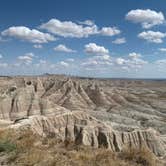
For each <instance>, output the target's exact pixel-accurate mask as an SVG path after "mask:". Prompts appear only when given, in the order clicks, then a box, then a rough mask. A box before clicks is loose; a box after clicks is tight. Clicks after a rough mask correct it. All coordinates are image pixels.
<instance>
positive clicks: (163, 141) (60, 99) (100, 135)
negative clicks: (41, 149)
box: [0, 76, 166, 156]
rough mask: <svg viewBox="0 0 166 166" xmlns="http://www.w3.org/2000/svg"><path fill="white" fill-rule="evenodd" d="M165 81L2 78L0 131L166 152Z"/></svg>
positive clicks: (111, 147)
mask: <svg viewBox="0 0 166 166" xmlns="http://www.w3.org/2000/svg"><path fill="white" fill-rule="evenodd" d="M165 94H166V81H154V80H151V81H150V80H147V81H143V80H109V79H103V80H102V79H88V78H84V79H83V78H74V77H70V78H68V77H65V76H40V77H0V128H1V127H5V126H11V124H12V127H13V128H17V127H18V128H20V127H26V126H30V127H31V128H32V129H33V131H35V132H37V133H38V134H40V135H43V136H47V135H53V136H55V137H59V138H60V139H62V140H65V139H71V140H72V141H74V142H76V143H83V144H85V145H91V146H94V147H100V146H106V147H108V148H110V149H112V150H113V151H120V150H121V149H122V148H123V147H124V146H126V145H130V146H137V147H140V146H142V145H143V144H144V145H146V146H147V147H148V148H149V149H151V151H153V152H154V153H155V154H156V155H162V156H163V155H164V154H165V151H166V149H165V145H166V127H165V124H166V95H165Z"/></svg>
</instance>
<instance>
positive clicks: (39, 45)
mask: <svg viewBox="0 0 166 166" xmlns="http://www.w3.org/2000/svg"><path fill="white" fill-rule="evenodd" d="M33 47H34V48H43V46H42V45H41V44H34V45H33Z"/></svg>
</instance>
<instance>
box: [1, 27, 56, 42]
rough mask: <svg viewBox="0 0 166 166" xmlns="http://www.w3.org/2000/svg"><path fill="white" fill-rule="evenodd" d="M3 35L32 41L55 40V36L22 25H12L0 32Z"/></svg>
mask: <svg viewBox="0 0 166 166" xmlns="http://www.w3.org/2000/svg"><path fill="white" fill-rule="evenodd" d="M1 34H2V35H3V36H9V37H14V38H17V39H21V40H24V41H28V42H32V43H47V42H49V41H55V40H56V39H55V37H54V36H52V35H50V34H48V33H43V32H40V31H38V30H36V29H32V30H31V29H29V28H28V27H24V26H13V27H10V28H8V29H6V30H4V31H3V32H2V33H1Z"/></svg>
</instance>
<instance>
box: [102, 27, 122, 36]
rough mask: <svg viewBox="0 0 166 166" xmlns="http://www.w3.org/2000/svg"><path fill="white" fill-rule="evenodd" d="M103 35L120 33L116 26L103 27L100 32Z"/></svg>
mask: <svg viewBox="0 0 166 166" xmlns="http://www.w3.org/2000/svg"><path fill="white" fill-rule="evenodd" d="M99 33H100V34H101V35H103V36H114V35H118V34H120V33H121V31H120V30H119V29H118V28H116V27H103V28H102V29H101V30H100V32H99Z"/></svg>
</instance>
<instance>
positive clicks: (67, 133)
mask: <svg viewBox="0 0 166 166" xmlns="http://www.w3.org/2000/svg"><path fill="white" fill-rule="evenodd" d="M10 127H12V128H14V129H17V130H23V129H27V128H30V129H32V130H33V131H34V133H38V134H39V135H41V136H43V137H47V136H48V137H53V138H54V137H55V138H56V139H60V140H62V141H71V142H75V143H76V144H83V145H88V146H93V147H95V148H98V147H106V148H109V149H111V150H112V151H121V150H122V149H123V148H125V147H127V146H130V147H137V148H141V147H142V146H146V147H147V148H149V149H150V150H151V151H152V152H154V153H155V154H156V155H158V156H163V155H165V144H164V142H163V141H162V140H161V139H160V136H159V135H158V133H157V132H156V131H155V130H153V129H146V130H135V131H132V132H119V131H115V130H114V129H113V128H112V127H111V126H110V125H106V124H105V123H103V122H101V121H99V120H97V119H96V118H94V117H92V116H89V115H88V114H86V113H85V112H81V111H74V112H70V111H67V110H66V111H64V112H62V113H59V114H56V115H54V114H53V115H47V116H38V115H37V116H31V117H29V118H28V119H24V120H20V121H18V122H17V123H15V124H13V125H11V126H10Z"/></svg>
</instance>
